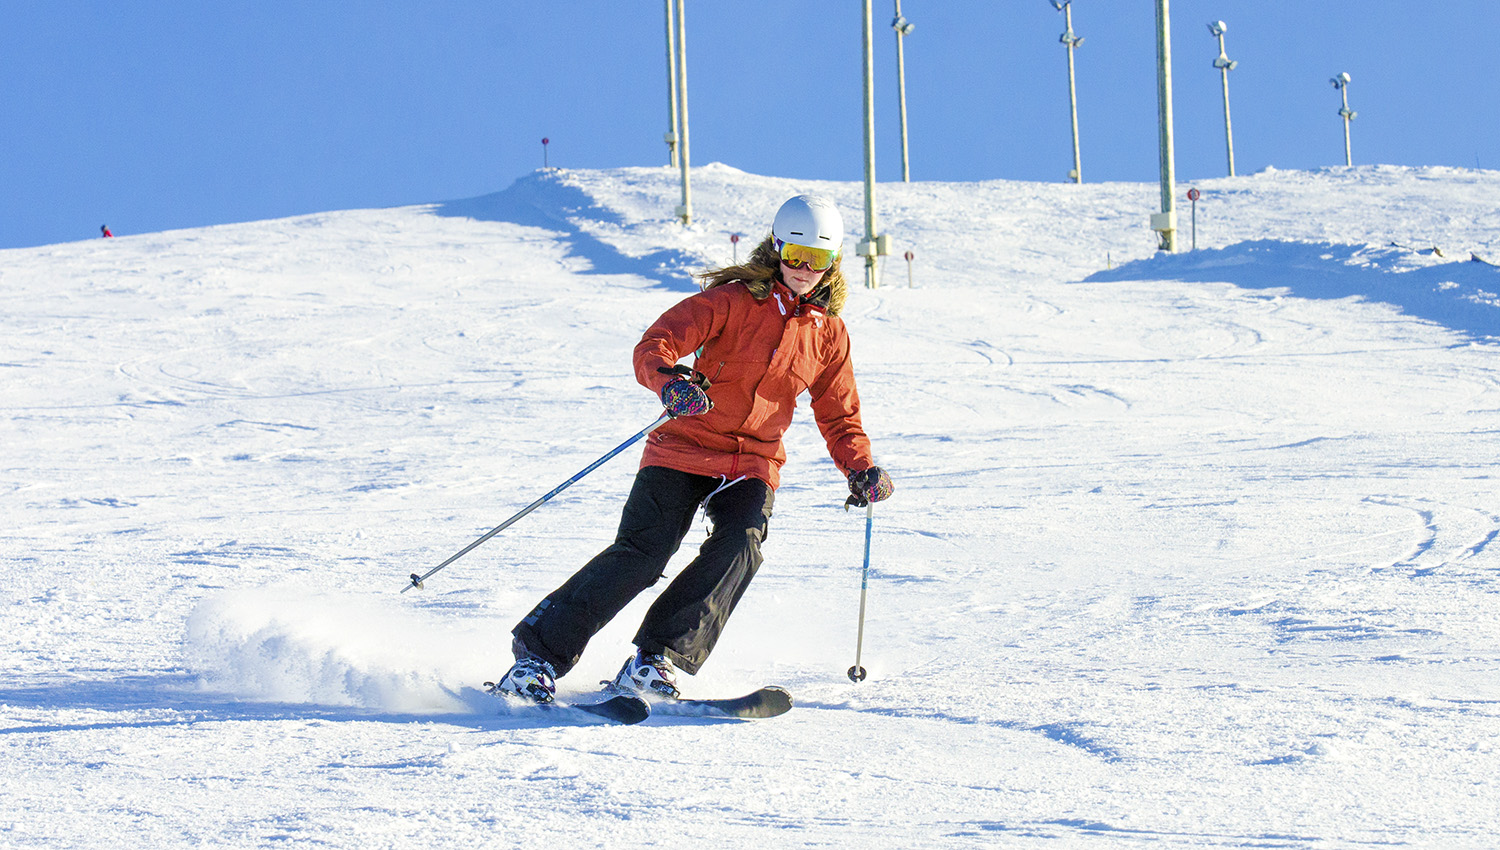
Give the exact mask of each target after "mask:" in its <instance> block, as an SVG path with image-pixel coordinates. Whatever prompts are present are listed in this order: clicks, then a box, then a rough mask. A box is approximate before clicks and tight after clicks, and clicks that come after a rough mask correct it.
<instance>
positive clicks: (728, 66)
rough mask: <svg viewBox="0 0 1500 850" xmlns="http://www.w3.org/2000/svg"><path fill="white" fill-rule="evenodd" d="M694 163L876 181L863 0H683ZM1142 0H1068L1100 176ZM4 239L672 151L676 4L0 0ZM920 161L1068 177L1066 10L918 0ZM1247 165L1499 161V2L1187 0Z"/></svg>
mask: <svg viewBox="0 0 1500 850" xmlns="http://www.w3.org/2000/svg"><path fill="white" fill-rule="evenodd" d="M687 6H688V14H687V26H688V52H689V57H688V83H689V107H690V117H691V121H692V124H691V131H692V159H693V162H694V163H695V164H699V165H701V164H705V163H708V162H715V161H718V162H724V163H727V164H729V165H733V166H735V167H737V168H741V169H744V170H746V171H750V172H754V173H760V174H771V175H777V176H786V177H802V178H809V179H835V180H858V179H860V178H861V177H862V174H863V162H862V159H861V151H862V136H861V126H862V125H861V113H860V108H861V77H860V73H861V60H860V4H859V3H858V2H855V0H841V2H831V0H803V2H793V1H792V0H765V2H733V3H731V2H724V1H723V0H708V2H705V1H704V0H687ZM1153 8H1154V7H1153V4H1152V2H1151V0H1130V2H1126V1H1125V0H1076V2H1075V3H1074V29H1075V31H1076V32H1077V34H1078V35H1081V36H1083V37H1084V39H1085V42H1084V44H1083V45H1082V46H1081V47H1080V48H1079V50H1078V53H1077V75H1078V98H1079V113H1080V118H1079V120H1080V124H1081V134H1082V148H1083V167H1084V178H1085V179H1086V180H1087V181H1089V182H1095V181H1101V180H1131V181H1154V180H1155V179H1156V173H1157V161H1156V157H1157V153H1156V125H1155V120H1156V100H1155V70H1154V61H1155V42H1154V29H1153V28H1154V16H1153ZM4 11H5V15H4V17H5V21H6V24H5V26H4V27H3V28H0V248H9V247H21V246H29V245H38V244H46V243H52V242H62V241H70V240H75V239H86V238H93V237H95V236H97V235H98V228H99V225H100V224H105V223H107V224H109V225H110V226H111V228H113V230H114V231H115V233H116V234H117V235H128V234H136V233H143V232H151V231H157V230H165V229H171V228H180V227H197V226H203V225H209V224H220V223H227V222H235V221H250V220H257V219H264V218H274V217H280V216H288V215H296V214H301V213H309V212H319V211H324V210H333V209H347V208H361V207H380V206H394V205H404V204H414V203H424V202H430V201H442V200H451V199H456V198H463V197H471V196H475V195H481V194H486V193H489V192H494V191H498V190H501V189H504V188H505V187H506V186H508V185H510V183H511V182H512V181H514V180H515V179H516V178H517V177H520V176H522V175H523V174H526V173H528V172H529V171H531V170H533V169H535V168H538V167H540V166H541V165H542V146H541V139H542V138H543V137H548V138H550V139H551V144H550V148H549V150H550V161H551V164H552V165H554V166H562V167H578V168H608V167H615V166H624V165H662V166H665V165H666V163H667V150H666V146H665V144H664V143H663V142H662V134H663V133H664V132H665V130H666V129H667V105H666V103H667V100H666V58H665V46H664V19H663V4H662V3H661V2H658V0H643V2H636V3H622V2H619V0H612V2H608V1H607V0H576V2H562V3H543V2H530V3H503V2H488V3H481V2H473V0H469V1H468V2H456V1H455V2H449V0H430V2H393V1H392V0H372V2H367V3H363V4H357V5H350V4H347V3H333V2H326V0H306V2H298V3H267V2H255V3H251V2H244V0H217V1H216V2H214V3H211V4H210V3H195V2H188V1H187V0H177V2H167V0H135V2H131V3H103V2H82V1H81V0H70V2H46V3H43V2H21V0H9V2H6V3H5V4H4ZM902 11H903V12H904V13H905V15H906V17H907V18H909V19H910V20H911V21H912V22H914V23H915V24H916V27H917V28H916V31H915V33H914V34H913V35H912V36H910V37H909V38H908V39H907V41H906V54H907V88H908V108H909V113H910V123H911V158H912V178H913V179H914V180H943V181H960V180H984V179H995V178H1004V179H1018V180H1039V181H1049V182H1060V181H1062V180H1064V179H1065V174H1066V172H1067V170H1068V169H1069V168H1070V167H1071V166H1072V154H1071V147H1070V141H1069V128H1068V114H1067V71H1066V51H1065V49H1064V48H1063V47H1062V45H1060V44H1059V43H1058V36H1059V34H1060V33H1061V32H1062V29H1063V19H1062V15H1061V14H1059V13H1058V12H1057V11H1055V10H1054V9H1053V8H1052V6H1051V5H1050V4H1049V3H1048V2H1047V1H1046V0H903V3H902ZM892 13H893V3H892V2H891V0H885V2H881V0H877V2H876V3H875V24H876V84H877V92H876V115H877V124H878V129H877V136H878V138H877V155H876V159H877V167H878V174H879V179H881V180H883V181H889V180H899V179H900V147H899V139H898V134H897V122H896V114H897V112H896V99H895V98H896V71H895V47H894V42H895V35H894V34H893V32H892V31H891V29H890V26H889V24H890V19H891V17H892ZM1214 19H1223V20H1225V21H1226V22H1228V24H1229V32H1228V48H1229V56H1230V58H1232V59H1235V60H1236V61H1238V62H1239V67H1238V68H1237V69H1236V70H1235V71H1233V72H1232V73H1231V75H1230V96H1231V105H1232V107H1233V116H1234V127H1235V155H1236V164H1237V166H1238V170H1239V172H1240V173H1241V174H1247V173H1251V172H1254V171H1257V170H1260V169H1262V168H1265V167H1266V166H1274V167H1276V168H1282V169H1291V168H1296V169H1311V168H1320V167H1324V166H1330V165H1340V164H1342V161H1343V134H1342V125H1341V123H1340V121H1339V118H1338V115H1337V111H1338V107H1339V100H1338V93H1337V92H1336V91H1335V90H1334V89H1333V87H1332V86H1331V85H1329V83H1328V80H1329V78H1330V77H1331V76H1333V75H1334V74H1335V73H1337V72H1340V71H1347V72H1348V73H1349V74H1350V75H1351V76H1352V78H1353V84H1352V85H1351V87H1350V99H1351V106H1352V107H1353V108H1354V109H1355V110H1356V111H1357V112H1358V113H1359V117H1358V118H1357V119H1356V121H1355V122H1354V126H1353V134H1354V136H1353V148H1354V160H1355V163H1356V164H1368V163H1392V164H1400V165H1449V166H1461V167H1470V168H1472V167H1475V166H1476V165H1477V166H1479V167H1484V168H1500V140H1497V130H1500V127H1497V121H1496V118H1495V116H1497V115H1500V86H1497V85H1496V71H1495V67H1494V64H1493V63H1492V62H1490V61H1487V60H1486V59H1485V58H1484V57H1485V56H1487V55H1488V53H1489V50H1490V44H1491V43H1492V41H1493V39H1494V38H1495V36H1496V34H1497V30H1500V27H1497V24H1500V4H1496V3H1494V2H1491V0H1485V1H1484V2H1481V0H1467V2H1451V3H1411V2H1402V1H1401V0H1324V2H1308V0H1174V2H1173V3H1172V22H1173V53H1174V75H1175V97H1174V109H1175V113H1176V132H1177V169H1178V175H1179V179H1180V180H1183V181H1191V180H1192V179H1195V178H1205V177H1218V176H1222V175H1223V174H1224V134H1223V112H1222V104H1221V100H1220V89H1219V76H1218V72H1217V71H1215V70H1214V69H1213V67H1212V65H1211V63H1212V60H1213V58H1214V57H1215V56H1216V55H1217V46H1216V43H1215V41H1214V39H1213V38H1212V36H1211V35H1210V34H1209V32H1208V29H1207V27H1206V26H1205V24H1206V23H1207V22H1208V21H1210V20H1214Z"/></svg>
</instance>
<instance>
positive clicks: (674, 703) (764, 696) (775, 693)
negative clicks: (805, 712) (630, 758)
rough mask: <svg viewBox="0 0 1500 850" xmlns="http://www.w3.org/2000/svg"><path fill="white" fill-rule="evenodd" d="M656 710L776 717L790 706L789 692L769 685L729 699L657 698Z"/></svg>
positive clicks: (696, 714) (691, 714)
mask: <svg viewBox="0 0 1500 850" xmlns="http://www.w3.org/2000/svg"><path fill="white" fill-rule="evenodd" d="M654 706H655V707H654V709H653V710H654V711H656V712H657V713H659V714H669V715H676V716H680V717H733V718H739V719H742V720H759V719H764V718H767V717H779V716H780V715H783V714H786V713H787V712H788V711H791V710H792V695H791V693H790V692H788V691H787V690H786V689H785V688H778V687H775V686H769V687H764V688H761V689H760V690H757V691H752V692H750V693H748V694H745V695H744V696H741V697H730V698H729V699H687V698H678V699H659V700H656V701H655V703H654Z"/></svg>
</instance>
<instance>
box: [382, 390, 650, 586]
mask: <svg viewBox="0 0 1500 850" xmlns="http://www.w3.org/2000/svg"><path fill="white" fill-rule="evenodd" d="M671 418H672V414H670V413H663V414H662V415H661V417H660V418H658V419H657V420H656V421H655V422H653V423H651V424H650V425H648V426H647V427H645V428H643V429H642V430H641V431H640V432H638V433H637V434H636V435H635V436H634V437H631V438H630V439H628V440H626V441H625V442H623V443H621V444H619V445H618V446H615V447H614V448H613V449H610V451H609V453H608V454H606V455H604V457H601V458H599V459H598V460H596V461H594V462H593V463H591V464H589V465H588V466H586V467H584V468H583V469H581V470H579V472H578V474H577V475H574V476H573V477H572V478H569V479H568V480H567V481H564V482H563V483H561V484H559V485H557V486H556V487H554V488H552V491H551V492H550V493H548V494H547V495H545V496H543V497H541V498H540V499H537V500H536V501H535V502H532V503H531V504H529V505H527V506H526V507H524V508H522V509H521V512H520V513H518V514H516V515H515V516H513V517H511V518H510V519H508V520H506V521H505V522H502V523H500V524H499V525H497V526H495V527H494V528H492V529H490V530H489V531H488V532H486V533H485V535H484V536H483V537H481V538H479V539H478V540H475V541H474V542H473V543H470V544H469V545H467V546H465V547H464V548H462V549H460V550H458V551H457V552H455V553H453V555H452V557H450V558H448V560H446V561H444V562H442V563H441V564H438V565H437V566H435V567H433V568H432V569H430V570H428V571H427V572H426V573H423V574H422V575H417V574H416V573H412V574H411V579H410V581H408V582H407V583H406V586H405V587H403V588H401V592H402V593H405V592H406V591H408V590H411V589H412V588H414V587H415V588H421V587H422V583H423V582H425V581H427V580H428V579H429V578H432V576H433V574H435V573H436V572H437V571H438V570H441V569H442V568H444V567H446V566H448V565H449V564H451V563H453V562H454V561H457V560H458V559H459V558H462V557H463V556H465V555H467V554H469V553H470V552H472V551H473V550H474V549H475V548H476V547H478V546H479V545H480V544H481V543H484V542H485V541H486V540H489V539H490V538H491V537H494V536H495V535H497V534H499V533H500V532H502V531H504V530H505V529H507V528H510V527H511V525H513V524H514V523H515V522H516V520H519V519H520V518H521V517H523V516H526V515H527V514H529V513H531V512H532V511H534V510H536V509H537V508H539V507H541V506H542V505H544V504H546V503H547V502H548V501H550V500H551V499H552V497H553V496H556V495H557V494H558V493H561V492H562V491H564V490H566V489H568V488H569V487H571V486H573V485H574V484H576V483H578V480H579V479H580V478H582V477H583V476H585V475H588V474H589V473H590V472H593V471H594V470H596V469H598V468H599V467H601V466H603V465H604V464H605V462H606V461H608V460H609V459H610V458H612V457H614V456H615V455H617V454H619V453H620V452H623V451H625V450H626V449H627V448H630V446H631V445H633V444H635V443H636V442H639V441H640V439H641V438H642V437H645V436H646V435H647V434H649V433H651V432H652V431H655V430H656V429H657V428H660V427H661V426H662V425H664V424H666V422H667V420H668V419H671Z"/></svg>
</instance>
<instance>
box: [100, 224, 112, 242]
mask: <svg viewBox="0 0 1500 850" xmlns="http://www.w3.org/2000/svg"><path fill="white" fill-rule="evenodd" d="M99 235H100V238H101V239H113V238H114V234H113V233H110V232H109V225H107V224H101V225H99Z"/></svg>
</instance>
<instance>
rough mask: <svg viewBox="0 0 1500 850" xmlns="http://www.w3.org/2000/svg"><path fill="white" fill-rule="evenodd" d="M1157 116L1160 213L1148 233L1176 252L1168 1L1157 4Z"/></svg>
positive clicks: (1170, 23) (1159, 0) (1170, 250)
mask: <svg viewBox="0 0 1500 850" xmlns="http://www.w3.org/2000/svg"><path fill="white" fill-rule="evenodd" d="M1156 113H1157V124H1158V126H1159V130H1160V136H1161V212H1160V213H1157V214H1156V215H1153V216H1151V229H1152V230H1155V231H1157V233H1159V234H1160V238H1161V244H1160V248H1161V250H1163V251H1167V252H1170V253H1176V252H1177V212H1176V209H1175V207H1174V204H1175V202H1176V200H1175V198H1174V197H1173V196H1174V195H1175V194H1176V193H1177V189H1176V184H1177V175H1176V166H1175V164H1174V162H1175V154H1174V151H1173V148H1172V14H1171V10H1170V9H1169V8H1168V0H1156Z"/></svg>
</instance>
